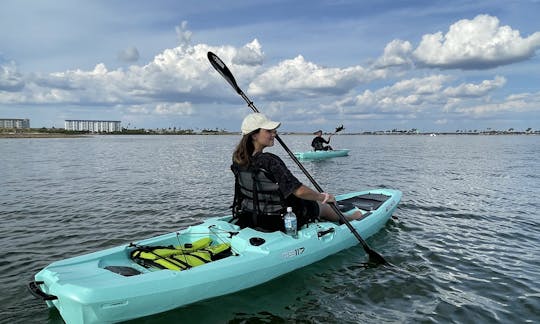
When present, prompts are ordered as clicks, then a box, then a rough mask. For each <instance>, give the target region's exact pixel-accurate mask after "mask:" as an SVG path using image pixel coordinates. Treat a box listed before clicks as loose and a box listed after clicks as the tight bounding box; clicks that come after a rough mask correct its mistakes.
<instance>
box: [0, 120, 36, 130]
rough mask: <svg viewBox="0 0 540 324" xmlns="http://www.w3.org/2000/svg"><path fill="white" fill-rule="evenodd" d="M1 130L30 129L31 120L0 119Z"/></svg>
mask: <svg viewBox="0 0 540 324" xmlns="http://www.w3.org/2000/svg"><path fill="white" fill-rule="evenodd" d="M0 128H30V119H28V118H25V119H0Z"/></svg>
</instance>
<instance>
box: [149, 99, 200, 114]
mask: <svg viewBox="0 0 540 324" xmlns="http://www.w3.org/2000/svg"><path fill="white" fill-rule="evenodd" d="M155 112H156V113H157V114H159V115H191V114H193V107H192V105H191V103H189V102H175V103H169V102H163V103H159V104H157V105H156V108H155Z"/></svg>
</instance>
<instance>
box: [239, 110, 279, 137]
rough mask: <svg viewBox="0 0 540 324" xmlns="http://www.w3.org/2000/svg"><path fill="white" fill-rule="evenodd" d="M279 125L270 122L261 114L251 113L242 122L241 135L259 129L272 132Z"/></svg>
mask: <svg viewBox="0 0 540 324" xmlns="http://www.w3.org/2000/svg"><path fill="white" fill-rule="evenodd" d="M279 125H281V123H279V122H275V121H271V120H270V119H268V117H266V116H265V115H263V114H261V113H252V114H249V115H247V116H246V118H244V121H243V122H242V135H246V134H249V133H251V132H253V131H254V130H257V129H259V128H262V129H267V130H273V129H276V128H278V127H279Z"/></svg>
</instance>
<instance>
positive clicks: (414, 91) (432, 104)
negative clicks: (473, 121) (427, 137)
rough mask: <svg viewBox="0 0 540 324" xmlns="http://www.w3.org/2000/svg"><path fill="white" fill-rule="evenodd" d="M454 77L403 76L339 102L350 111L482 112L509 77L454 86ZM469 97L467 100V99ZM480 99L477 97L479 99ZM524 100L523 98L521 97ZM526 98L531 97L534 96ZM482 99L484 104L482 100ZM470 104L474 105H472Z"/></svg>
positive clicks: (506, 102) (503, 104) (345, 109)
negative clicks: (389, 83)
mask: <svg viewBox="0 0 540 324" xmlns="http://www.w3.org/2000/svg"><path fill="white" fill-rule="evenodd" d="M453 79H454V78H453V77H450V76H447V75H442V74H439V75H432V76H428V77H424V78H412V79H408V80H401V81H398V82H396V83H395V84H393V85H391V86H387V87H382V88H380V89H377V90H365V91H364V92H363V93H362V94H360V95H358V96H356V97H354V98H348V99H347V100H341V101H338V102H336V103H335V106H337V107H348V108H344V109H343V111H345V112H347V113H351V114H354V113H359V114H370V113H374V112H377V113H387V112H398V113H400V112H404V113H411V112H413V113H419V112H425V113H428V114H429V113H435V112H445V113H460V114H461V113H465V112H468V113H472V112H473V111H475V112H476V113H481V112H485V111H487V108H486V107H493V105H492V104H489V105H487V106H486V105H485V102H486V101H488V100H491V99H490V98H489V95H490V93H491V92H493V91H494V90H496V89H499V88H501V87H503V86H504V85H505V84H506V79H505V78H503V77H500V76H497V77H495V78H494V79H493V80H483V81H481V82H479V83H461V84H459V85H457V86H451V85H450V84H449V83H450V82H452V81H453ZM466 99H467V100H466ZM475 100H476V101H475ZM512 101H513V102H516V101H517V99H516V98H514V99H513V100H506V101H504V102H500V103H499V104H498V105H500V107H504V106H505V105H514V104H512V103H511V102H512ZM521 101H523V100H521ZM525 101H530V97H528V98H527V100H525ZM479 102H482V104H478V103H479ZM465 105H469V106H472V107H468V106H465Z"/></svg>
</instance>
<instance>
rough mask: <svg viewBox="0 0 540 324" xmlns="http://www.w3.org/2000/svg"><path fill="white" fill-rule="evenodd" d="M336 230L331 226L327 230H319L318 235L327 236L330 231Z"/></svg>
mask: <svg viewBox="0 0 540 324" xmlns="http://www.w3.org/2000/svg"><path fill="white" fill-rule="evenodd" d="M334 231H335V229H334V228H333V227H331V228H329V229H327V230H324V231H320V232H317V237H319V238H321V237H323V236H325V235H326V234H328V233H334Z"/></svg>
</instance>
